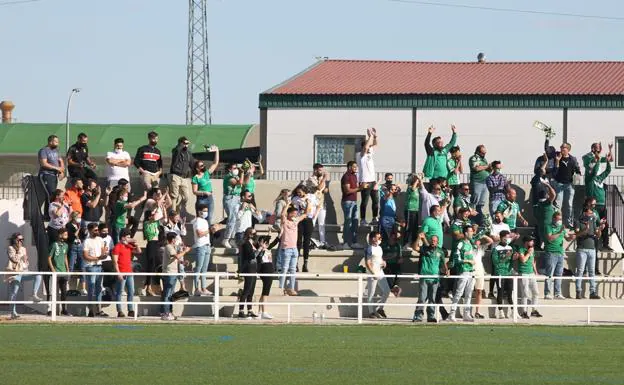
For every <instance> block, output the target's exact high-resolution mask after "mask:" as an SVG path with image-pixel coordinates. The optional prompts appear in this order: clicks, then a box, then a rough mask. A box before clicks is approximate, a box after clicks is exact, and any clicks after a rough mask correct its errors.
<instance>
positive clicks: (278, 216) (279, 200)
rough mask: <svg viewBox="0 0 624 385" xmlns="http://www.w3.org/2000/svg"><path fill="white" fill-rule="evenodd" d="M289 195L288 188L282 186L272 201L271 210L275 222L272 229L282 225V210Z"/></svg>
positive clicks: (277, 229)
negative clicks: (273, 207)
mask: <svg viewBox="0 0 624 385" xmlns="http://www.w3.org/2000/svg"><path fill="white" fill-rule="evenodd" d="M289 196H290V190H289V189H287V188H284V189H282V190H280V193H279V195H278V196H277V197H276V198H275V200H274V201H273V204H274V205H275V211H274V212H273V217H274V218H275V223H274V224H273V226H272V228H273V230H276V231H279V229H280V228H281V226H282V212H283V211H284V209H285V208H286V207H287V206H288V204H289V202H290V198H289ZM278 239H279V237H278Z"/></svg>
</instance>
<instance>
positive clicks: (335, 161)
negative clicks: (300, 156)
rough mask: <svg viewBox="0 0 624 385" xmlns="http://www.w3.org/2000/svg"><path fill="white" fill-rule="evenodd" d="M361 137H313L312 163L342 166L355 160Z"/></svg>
mask: <svg viewBox="0 0 624 385" xmlns="http://www.w3.org/2000/svg"><path fill="white" fill-rule="evenodd" d="M362 140H364V137H363V136H316V137H314V163H321V164H323V165H326V166H344V165H345V164H346V163H347V162H349V161H351V160H355V153H356V152H357V151H358V149H359V147H360V146H361V143H362Z"/></svg>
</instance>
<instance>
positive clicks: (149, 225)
mask: <svg viewBox="0 0 624 385" xmlns="http://www.w3.org/2000/svg"><path fill="white" fill-rule="evenodd" d="M143 236H144V237H145V240H146V241H148V242H149V241H156V240H158V221H145V222H144V223H143Z"/></svg>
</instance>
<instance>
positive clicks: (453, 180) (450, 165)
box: [446, 158, 459, 186]
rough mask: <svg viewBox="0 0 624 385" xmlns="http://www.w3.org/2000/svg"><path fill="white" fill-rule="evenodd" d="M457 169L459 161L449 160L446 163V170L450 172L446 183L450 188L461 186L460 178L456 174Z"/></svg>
mask: <svg viewBox="0 0 624 385" xmlns="http://www.w3.org/2000/svg"><path fill="white" fill-rule="evenodd" d="M456 168H457V160H455V159H453V158H449V160H448V161H447V162H446V169H447V171H448V176H447V178H446V182H447V183H448V185H449V186H457V185H458V184H459V176H457V173H456V172H455V169H456Z"/></svg>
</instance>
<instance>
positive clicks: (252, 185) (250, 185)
mask: <svg viewBox="0 0 624 385" xmlns="http://www.w3.org/2000/svg"><path fill="white" fill-rule="evenodd" d="M243 190H247V191H249V192H250V193H252V194H255V193H256V179H254V177H253V176H250V177H249V181H248V182H247V183H245V184H244V185H243Z"/></svg>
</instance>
